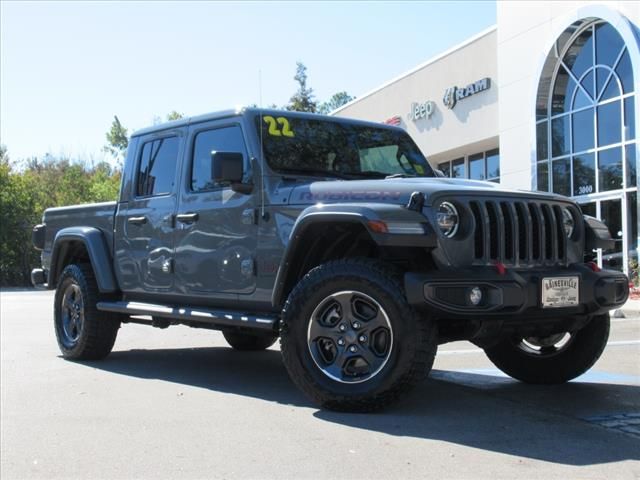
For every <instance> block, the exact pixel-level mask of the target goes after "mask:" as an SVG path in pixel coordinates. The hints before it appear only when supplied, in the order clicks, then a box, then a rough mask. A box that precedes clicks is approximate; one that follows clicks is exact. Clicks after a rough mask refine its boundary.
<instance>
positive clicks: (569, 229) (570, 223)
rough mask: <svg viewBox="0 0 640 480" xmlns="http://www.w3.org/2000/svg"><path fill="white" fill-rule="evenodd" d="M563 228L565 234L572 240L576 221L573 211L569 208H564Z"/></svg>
mask: <svg viewBox="0 0 640 480" xmlns="http://www.w3.org/2000/svg"><path fill="white" fill-rule="evenodd" d="M562 226H563V228H564V233H565V234H566V235H567V238H571V235H573V231H574V230H575V227H576V221H575V219H574V218H573V214H572V213H571V210H569V209H568V208H567V207H563V208H562Z"/></svg>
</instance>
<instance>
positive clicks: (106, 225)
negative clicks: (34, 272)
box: [42, 202, 117, 269]
mask: <svg viewBox="0 0 640 480" xmlns="http://www.w3.org/2000/svg"><path fill="white" fill-rule="evenodd" d="M116 205H117V202H103V203H88V204H84V205H69V206H67V207H56V208H48V209H46V210H45V212H44V215H43V218H42V219H43V223H44V224H45V225H46V232H45V247H44V251H43V252H42V260H43V265H44V267H45V268H47V269H48V268H49V262H50V259H51V250H52V246H53V241H54V240H55V238H56V235H57V233H58V232H59V231H60V230H62V229H63V228H68V227H94V228H97V229H99V230H100V231H102V233H103V234H104V238H105V239H106V241H107V244H108V245H109V250H110V251H111V252H113V225H114V223H113V222H114V218H115V212H116Z"/></svg>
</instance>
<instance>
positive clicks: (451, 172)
mask: <svg viewBox="0 0 640 480" xmlns="http://www.w3.org/2000/svg"><path fill="white" fill-rule="evenodd" d="M438 170H440V171H442V173H444V175H445V177H453V178H469V179H472V180H488V181H490V182H500V151H499V150H498V149H497V148H496V149H494V150H489V151H487V152H484V153H474V154H473V155H469V156H468V157H467V159H466V160H465V159H464V158H457V159H456V160H452V161H449V162H442V163H439V164H438Z"/></svg>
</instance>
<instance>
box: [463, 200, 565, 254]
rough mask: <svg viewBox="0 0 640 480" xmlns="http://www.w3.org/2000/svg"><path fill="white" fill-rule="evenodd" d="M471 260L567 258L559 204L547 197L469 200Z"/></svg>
mask: <svg viewBox="0 0 640 480" xmlns="http://www.w3.org/2000/svg"><path fill="white" fill-rule="evenodd" d="M468 206H469V209H470V210H471V215H472V216H473V221H474V231H473V241H474V245H473V258H474V264H476V265H478V264H487V263H495V262H501V263H504V264H505V265H520V266H527V265H533V266H535V265H543V264H558V263H565V264H566V262H567V253H568V240H567V238H566V235H565V234H564V227H563V225H562V207H561V206H560V205H557V204H555V203H554V202H549V201H526V200H516V201H508V200H500V201H493V200H488V199H487V200H482V199H480V200H470V201H469V202H468Z"/></svg>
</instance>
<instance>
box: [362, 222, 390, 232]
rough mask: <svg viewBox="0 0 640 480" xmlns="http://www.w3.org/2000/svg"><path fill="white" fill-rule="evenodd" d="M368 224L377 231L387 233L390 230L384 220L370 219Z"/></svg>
mask: <svg viewBox="0 0 640 480" xmlns="http://www.w3.org/2000/svg"><path fill="white" fill-rule="evenodd" d="M367 225H369V228H370V229H371V230H372V231H374V232H376V233H387V232H388V231H389V230H388V229H387V224H386V223H384V222H383V221H382V220H369V221H368V222H367Z"/></svg>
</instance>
